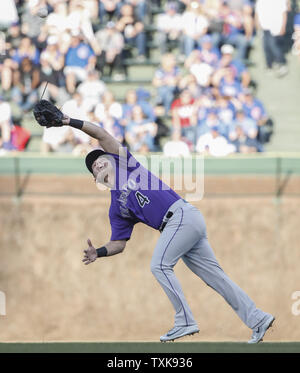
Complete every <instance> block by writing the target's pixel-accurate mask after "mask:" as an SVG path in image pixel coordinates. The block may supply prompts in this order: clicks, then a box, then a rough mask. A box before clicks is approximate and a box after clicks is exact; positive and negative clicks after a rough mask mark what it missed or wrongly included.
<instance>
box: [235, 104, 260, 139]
mask: <svg viewBox="0 0 300 373" xmlns="http://www.w3.org/2000/svg"><path fill="white" fill-rule="evenodd" d="M237 127H240V128H241V129H242V132H243V133H244V134H245V136H247V138H249V139H252V140H256V138H257V135H258V126H257V124H256V122H255V121H254V120H253V119H252V118H249V117H247V116H246V114H245V112H244V110H238V111H237V112H236V118H235V120H234V121H232V124H231V126H230V128H229V139H230V140H231V141H232V142H233V141H235V140H236V139H237V138H238V134H237V131H236V129H237Z"/></svg>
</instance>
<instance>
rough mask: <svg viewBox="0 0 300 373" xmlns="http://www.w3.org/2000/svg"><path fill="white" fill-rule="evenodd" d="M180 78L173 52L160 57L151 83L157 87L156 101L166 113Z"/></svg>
mask: <svg viewBox="0 0 300 373" xmlns="http://www.w3.org/2000/svg"><path fill="white" fill-rule="evenodd" d="M179 79H180V70H179V67H178V66H177V65H176V59H175V57H174V55H173V54H171V53H167V54H164V55H163V56H162V58H161V66H160V67H159V68H158V69H157V70H156V72H155V74H154V78H153V80H152V84H153V85H154V87H156V88H157V101H158V102H157V103H158V104H159V105H162V106H163V107H164V110H165V114H166V115H167V114H168V113H169V111H170V108H171V104H172V102H173V100H174V97H175V94H176V91H177V85H178V82H179Z"/></svg>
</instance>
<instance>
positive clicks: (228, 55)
mask: <svg viewBox="0 0 300 373" xmlns="http://www.w3.org/2000/svg"><path fill="white" fill-rule="evenodd" d="M221 54H222V55H221V59H220V60H219V63H218V65H217V70H216V72H215V73H214V76H213V84H214V85H215V86H218V85H219V82H220V80H221V79H222V78H223V77H224V75H225V74H226V69H228V68H229V69H230V70H231V71H232V72H233V74H234V78H235V79H236V80H239V81H240V82H241V84H242V86H243V87H248V86H249V84H250V82H251V76H250V73H249V71H248V69H247V68H246V66H245V65H244V64H243V63H242V62H241V61H239V60H237V59H235V58H234V48H233V47H232V46H231V45H230V44H224V45H223V46H222V48H221Z"/></svg>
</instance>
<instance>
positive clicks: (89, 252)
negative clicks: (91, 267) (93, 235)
mask: <svg viewBox="0 0 300 373" xmlns="http://www.w3.org/2000/svg"><path fill="white" fill-rule="evenodd" d="M87 243H88V248H87V249H86V250H84V251H83V252H84V257H83V259H82V261H83V262H84V264H90V263H93V262H94V261H95V260H96V259H97V251H96V249H95V248H94V246H93V244H92V242H91V240H90V239H88V240H87Z"/></svg>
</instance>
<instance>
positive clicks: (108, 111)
mask: <svg viewBox="0 0 300 373" xmlns="http://www.w3.org/2000/svg"><path fill="white" fill-rule="evenodd" d="M95 116H96V118H97V120H98V121H99V122H100V123H105V122H106V121H108V120H109V119H110V118H113V119H114V120H117V121H120V119H121V118H122V105H121V104H120V103H119V102H117V101H116V100H115V97H114V95H113V93H112V92H111V91H106V92H104V94H103V96H102V100H101V102H100V103H99V104H97V106H96V107H95Z"/></svg>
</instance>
